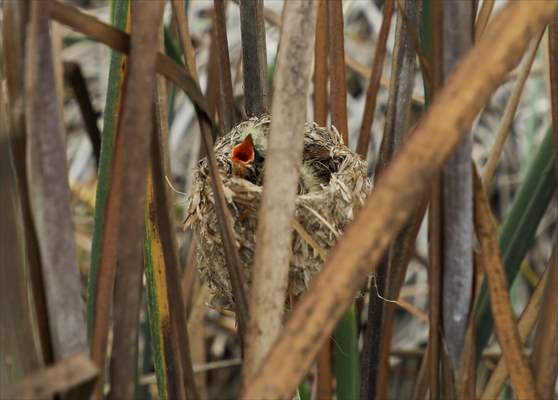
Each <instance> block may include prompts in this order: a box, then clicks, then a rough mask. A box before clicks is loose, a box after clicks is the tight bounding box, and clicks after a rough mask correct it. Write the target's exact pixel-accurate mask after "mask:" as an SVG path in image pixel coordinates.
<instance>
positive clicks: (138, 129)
mask: <svg viewBox="0 0 558 400" xmlns="http://www.w3.org/2000/svg"><path fill="white" fill-rule="evenodd" d="M163 6H164V3H163V2H162V1H153V2H149V3H141V5H140V4H139V3H132V10H131V17H132V32H133V33H132V39H131V40H132V43H131V52H130V58H129V68H128V70H127V73H126V77H125V84H124V95H123V96H124V97H123V98H124V101H123V105H122V117H121V118H122V119H121V123H122V125H121V129H120V130H119V133H118V135H117V137H116V146H115V151H114V161H113V166H112V174H111V186H110V188H109V194H108V199H107V215H106V216H107V221H111V220H113V221H117V223H116V224H110V226H111V227H112V229H114V231H107V230H106V229H105V231H104V232H103V233H104V234H103V246H102V255H101V265H103V264H107V263H115V264H116V263H117V262H118V266H119V268H118V269H117V272H116V282H115V294H114V343H113V358H112V363H111V365H112V376H111V382H112V396H113V398H115V399H129V398H132V397H133V396H134V389H135V383H134V377H135V373H136V371H135V368H131V367H130V366H132V365H136V363H137V338H138V321H139V311H140V302H141V289H142V275H143V268H142V266H143V246H142V243H143V235H144V221H143V215H144V214H143V213H144V207H145V192H146V191H145V188H146V182H147V171H148V162H147V160H148V159H149V151H150V147H151V130H152V127H153V119H152V117H153V113H152V111H153V107H152V99H153V98H152V96H145V93H153V92H154V89H155V61H156V55H157V48H158V31H159V26H160V23H161V21H162V16H163V8H164V7H163ZM108 226H109V224H108V223H107V224H106V225H105V227H108ZM111 239H116V240H115V241H113V242H109V240H111ZM114 247H117V248H116V249H115V250H112V249H111V248H114Z"/></svg>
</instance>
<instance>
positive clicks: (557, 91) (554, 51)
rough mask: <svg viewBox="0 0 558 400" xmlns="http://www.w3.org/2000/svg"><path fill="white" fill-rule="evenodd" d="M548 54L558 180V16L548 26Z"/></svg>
mask: <svg viewBox="0 0 558 400" xmlns="http://www.w3.org/2000/svg"><path fill="white" fill-rule="evenodd" d="M548 56H549V61H550V65H549V75H550V100H551V104H550V107H551V112H552V138H553V139H554V164H555V166H556V179H557V180H558V17H554V19H553V20H552V22H551V23H550V24H549V26H548Z"/></svg>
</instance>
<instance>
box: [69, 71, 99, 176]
mask: <svg viewBox="0 0 558 400" xmlns="http://www.w3.org/2000/svg"><path fill="white" fill-rule="evenodd" d="M64 79H65V80H66V81H67V82H68V84H69V85H70V87H71V88H72V90H73V92H74V96H75V98H76V101H77V103H78V106H79V110H80V112H81V117H82V119H83V123H84V125H85V131H86V132H87V136H89V141H90V142H91V147H92V150H93V157H94V158H95V161H96V162H97V165H98V164H99V157H100V153H101V132H99V127H98V126H97V112H96V111H95V109H94V108H93V104H92V103H91V96H90V95H89V91H88V90H87V84H86V83H85V78H84V77H83V73H82V72H81V68H80V66H79V64H78V63H74V62H65V63H64Z"/></svg>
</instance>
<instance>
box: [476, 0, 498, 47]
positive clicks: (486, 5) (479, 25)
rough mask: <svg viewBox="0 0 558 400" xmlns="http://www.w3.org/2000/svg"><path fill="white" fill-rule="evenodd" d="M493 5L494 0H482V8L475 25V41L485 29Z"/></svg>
mask: <svg viewBox="0 0 558 400" xmlns="http://www.w3.org/2000/svg"><path fill="white" fill-rule="evenodd" d="M494 3H495V1H494V0H484V1H483V2H482V7H481V10H480V12H479V16H478V18H477V22H476V23H475V41H477V40H479V38H480V36H481V35H482V33H483V32H484V30H485V29H486V25H488V20H489V18H490V14H491V13H492V9H493V8H494Z"/></svg>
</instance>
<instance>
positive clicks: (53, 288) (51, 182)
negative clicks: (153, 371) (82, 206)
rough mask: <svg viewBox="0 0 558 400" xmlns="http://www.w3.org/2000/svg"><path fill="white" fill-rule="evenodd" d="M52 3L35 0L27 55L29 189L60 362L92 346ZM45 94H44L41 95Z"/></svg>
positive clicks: (56, 351) (48, 305) (48, 308)
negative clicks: (57, 74) (56, 67)
mask: <svg viewBox="0 0 558 400" xmlns="http://www.w3.org/2000/svg"><path fill="white" fill-rule="evenodd" d="M49 7H50V3H49V2H32V3H31V18H30V26H29V31H28V32H29V37H28V41H27V59H26V76H25V91H26V94H27V95H26V102H25V111H26V126H27V132H28V140H27V163H28V164H27V165H28V167H29V168H28V171H27V173H28V175H27V177H28V188H29V196H30V200H31V209H32V212H33V220H34V223H35V228H36V232H37V237H38V238H41V240H40V241H39V243H38V244H39V252H40V256H41V265H42V269H43V271H42V272H43V279H44V287H45V294H46V304H47V310H48V316H49V326H50V333H51V339H52V348H53V355H54V360H55V361H60V360H62V359H63V358H65V357H67V356H69V355H71V354H74V353H76V352H80V351H86V350H87V342H86V333H85V320H84V318H83V313H82V310H83V301H82V297H81V281H80V277H79V270H78V267H77V264H76V263H77V255H76V246H75V239H74V231H73V225H72V219H71V213H70V189H69V187H68V182H67V166H66V156H65V145H64V125H63V120H62V114H61V110H60V109H59V108H58V105H59V102H58V100H57V90H56V82H55V71H54V64H53V53H52V43H51V37H50V32H49V30H50V27H49V18H48V15H49ZM36 93H40V94H41V95H40V96H38V95H35V94H36Z"/></svg>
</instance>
